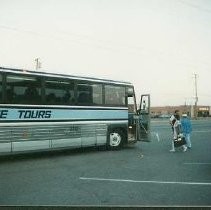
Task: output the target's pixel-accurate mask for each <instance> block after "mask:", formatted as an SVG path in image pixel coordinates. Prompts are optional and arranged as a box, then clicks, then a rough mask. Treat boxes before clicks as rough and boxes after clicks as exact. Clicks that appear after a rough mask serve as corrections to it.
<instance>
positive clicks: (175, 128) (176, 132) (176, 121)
mask: <svg viewBox="0 0 211 210" xmlns="http://www.w3.org/2000/svg"><path fill="white" fill-rule="evenodd" d="M174 116H175V119H174V122H173V139H172V149H171V150H170V152H175V146H174V141H175V140H177V139H178V138H179V136H180V135H181V133H182V132H181V131H182V130H181V122H180V116H179V113H178V114H176V115H174ZM182 148H183V152H186V150H187V147H186V145H182Z"/></svg>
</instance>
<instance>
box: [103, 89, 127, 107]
mask: <svg viewBox="0 0 211 210" xmlns="http://www.w3.org/2000/svg"><path fill="white" fill-rule="evenodd" d="M105 104H106V105H113V106H125V105H126V94H125V88H124V87H121V86H114V85H105Z"/></svg>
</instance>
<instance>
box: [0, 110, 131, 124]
mask: <svg viewBox="0 0 211 210" xmlns="http://www.w3.org/2000/svg"><path fill="white" fill-rule="evenodd" d="M127 118H128V111H127V110H86V109H85V110H81V109H78V110H77V109H69V110H67V109H65V110H62V109H22V108H19V109H17V108H13V109H8V108H5V109H3V108H1V109H0V121H7V120H8V121H11V120H30V121H40V120H104V119H105V120H106V119H110V120H112V119H119V120H121V119H127Z"/></svg>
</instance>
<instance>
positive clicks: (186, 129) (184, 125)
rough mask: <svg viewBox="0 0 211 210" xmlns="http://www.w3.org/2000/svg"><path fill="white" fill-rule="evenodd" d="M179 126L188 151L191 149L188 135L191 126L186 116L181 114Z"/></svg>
mask: <svg viewBox="0 0 211 210" xmlns="http://www.w3.org/2000/svg"><path fill="white" fill-rule="evenodd" d="M181 126H182V132H183V135H184V137H185V140H186V145H187V147H188V149H191V140H190V134H191V132H192V125H191V121H190V119H189V118H188V116H187V114H182V119H181Z"/></svg>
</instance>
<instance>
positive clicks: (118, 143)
mask: <svg viewBox="0 0 211 210" xmlns="http://www.w3.org/2000/svg"><path fill="white" fill-rule="evenodd" d="M123 142H124V134H123V132H122V131H121V130H119V129H114V130H112V131H111V132H110V133H109V136H108V146H109V149H111V150H117V149H120V148H121V147H122V145H123Z"/></svg>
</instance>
